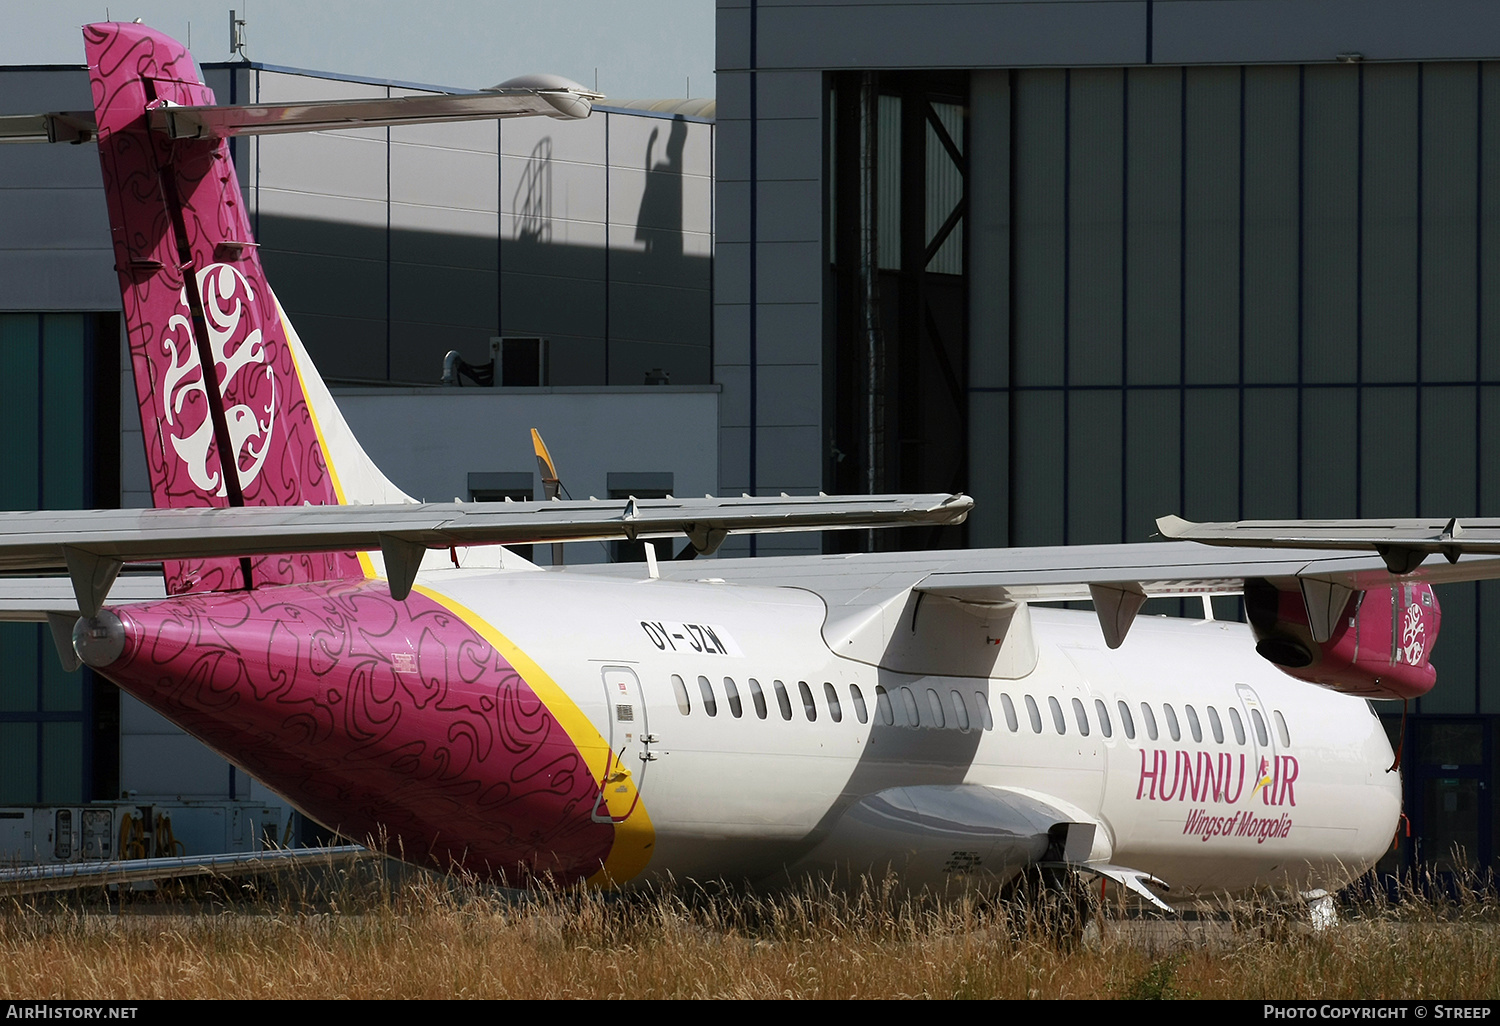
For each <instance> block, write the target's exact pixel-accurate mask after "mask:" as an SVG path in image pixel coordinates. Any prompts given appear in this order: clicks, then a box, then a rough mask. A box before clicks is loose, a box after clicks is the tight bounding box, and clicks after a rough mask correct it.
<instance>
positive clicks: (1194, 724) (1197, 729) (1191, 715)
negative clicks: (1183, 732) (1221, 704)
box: [1183, 705, 1203, 742]
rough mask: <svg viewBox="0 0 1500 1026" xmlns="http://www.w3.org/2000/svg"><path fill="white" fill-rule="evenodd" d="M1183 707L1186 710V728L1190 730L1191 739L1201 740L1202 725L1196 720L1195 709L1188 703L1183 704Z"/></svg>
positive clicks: (1196, 713)
mask: <svg viewBox="0 0 1500 1026" xmlns="http://www.w3.org/2000/svg"><path fill="white" fill-rule="evenodd" d="M1183 708H1184V709H1186V710H1187V716H1188V730H1190V731H1191V732H1192V734H1193V740H1194V741H1199V742H1201V741H1202V740H1203V725H1202V724H1201V723H1199V722H1198V712H1197V710H1196V709H1194V708H1193V707H1192V706H1190V705H1185V706H1183Z"/></svg>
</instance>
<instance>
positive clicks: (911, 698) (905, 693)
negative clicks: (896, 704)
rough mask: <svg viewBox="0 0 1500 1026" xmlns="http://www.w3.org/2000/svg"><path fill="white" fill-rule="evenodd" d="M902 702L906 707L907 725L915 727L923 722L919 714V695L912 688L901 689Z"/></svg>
mask: <svg viewBox="0 0 1500 1026" xmlns="http://www.w3.org/2000/svg"><path fill="white" fill-rule="evenodd" d="M901 704H902V705H904V706H905V707H906V725H907V726H908V727H915V726H918V725H919V724H921V722H922V717H921V716H919V715H917V696H915V695H913V694H912V693H911V688H902V689H901Z"/></svg>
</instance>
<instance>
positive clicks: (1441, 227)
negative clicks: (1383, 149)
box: [1417, 63, 1494, 381]
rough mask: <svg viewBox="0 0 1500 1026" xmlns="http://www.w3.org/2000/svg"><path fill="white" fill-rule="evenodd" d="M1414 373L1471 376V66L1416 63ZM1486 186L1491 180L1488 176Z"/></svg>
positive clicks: (1477, 129) (1475, 110) (1474, 150)
mask: <svg viewBox="0 0 1500 1026" xmlns="http://www.w3.org/2000/svg"><path fill="white" fill-rule="evenodd" d="M1420 81H1421V98H1422V109H1421V126H1422V135H1421V140H1420V144H1421V147H1422V149H1421V152H1420V153H1419V154H1418V155H1417V158H1418V160H1419V161H1420V165H1419V166H1420V167H1421V169H1422V197H1421V203H1422V207H1421V212H1420V217H1421V225H1422V234H1421V239H1420V240H1419V246H1420V260H1421V267H1422V275H1421V289H1422V294H1421V297H1420V300H1419V301H1420V303H1421V308H1420V318H1421V320H1420V324H1419V330H1420V332H1421V340H1422V346H1421V359H1422V364H1421V376H1422V380H1423V381H1464V380H1468V379H1470V378H1471V377H1473V375H1474V374H1475V373H1476V371H1477V370H1478V367H1477V365H1476V360H1475V331H1474V328H1475V317H1476V315H1477V304H1476V302H1475V300H1476V294H1475V287H1476V281H1475V266H1474V255H1475V253H1474V244H1475V233H1476V231H1477V228H1478V219H1477V217H1476V213H1477V209H1478V207H1477V201H1478V186H1479V182H1478V154H1479V146H1478V144H1479V138H1480V135H1481V134H1482V133H1483V132H1484V131H1485V129H1486V128H1487V127H1488V128H1489V129H1490V132H1491V134H1493V127H1492V126H1483V125H1482V124H1481V122H1480V118H1479V92H1478V86H1479V78H1478V65H1475V64H1467V63H1465V64H1424V65H1422V67H1421V79H1420ZM1491 181H1492V183H1493V181H1494V180H1493V179H1492V180H1491Z"/></svg>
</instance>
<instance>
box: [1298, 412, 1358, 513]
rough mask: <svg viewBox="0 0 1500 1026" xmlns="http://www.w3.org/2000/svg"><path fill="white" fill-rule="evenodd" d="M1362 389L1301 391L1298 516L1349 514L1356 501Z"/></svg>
mask: <svg viewBox="0 0 1500 1026" xmlns="http://www.w3.org/2000/svg"><path fill="white" fill-rule="evenodd" d="M1358 401H1359V396H1358V392H1357V390H1356V389H1354V388H1310V389H1306V390H1305V391H1303V392H1302V396H1301V407H1302V430H1301V434H1300V436H1299V438H1298V445H1297V449H1296V452H1297V455H1298V457H1299V458H1300V471H1299V473H1300V477H1299V485H1300V489H1299V490H1300V495H1299V499H1298V503H1297V513H1296V515H1297V516H1299V517H1311V518H1315V519H1322V518H1325V517H1327V518H1336V517H1347V516H1349V515H1350V513H1351V511H1350V509H1349V506H1350V505H1351V503H1354V502H1357V501H1358V495H1359V488H1358V487H1357V477H1358V472H1359V455H1360V454H1359V446H1360V441H1361V436H1360V430H1359V413H1358Z"/></svg>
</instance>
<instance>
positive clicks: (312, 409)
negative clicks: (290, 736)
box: [84, 23, 410, 594]
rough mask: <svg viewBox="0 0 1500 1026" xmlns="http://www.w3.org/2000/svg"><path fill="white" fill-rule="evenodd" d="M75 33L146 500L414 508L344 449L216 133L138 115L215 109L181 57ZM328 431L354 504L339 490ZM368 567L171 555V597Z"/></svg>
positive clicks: (140, 31)
mask: <svg viewBox="0 0 1500 1026" xmlns="http://www.w3.org/2000/svg"><path fill="white" fill-rule="evenodd" d="M84 40H85V46H86V50H87V54H88V64H89V76H90V82H91V85H92V87H93V95H94V106H95V112H96V115H97V119H98V124H99V136H98V142H99V157H100V163H101V166H102V169H103V175H104V191H105V196H106V199H107V202H108V205H109V215H110V226H111V233H112V237H113V244H114V250H115V260H116V265H115V266H116V271H117V273H118V275H119V279H120V292H121V296H122V299H123V301H124V310H125V319H126V324H127V331H128V335H129V341H130V353H131V364H132V368H133V371H134V375H135V383H136V395H137V399H138V401H139V405H140V416H141V427H142V430H143V432H144V435H145V440H146V463H147V468H148V471H149V474H150V477H151V493H152V500H153V503H154V504H155V505H156V506H157V507H158V508H168V507H203V506H218V507H225V506H239V505H246V506H301V505H317V506H321V505H334V504H338V503H340V502H345V501H389V502H399V501H403V500H404V501H410V500H407V499H406V497H405V496H404V495H402V494H401V493H400V492H399V491H398V490H397V489H395V488H394V486H391V485H390V482H389V481H387V480H386V479H385V477H384V475H381V474H380V473H379V471H378V470H376V469H375V468H374V466H373V464H370V463H369V460H368V457H366V456H365V455H364V453H363V451H362V450H360V449H359V447H358V445H357V443H354V442H353V438H352V435H350V434H349V432H348V429H347V426H346V425H344V424H343V422H342V418H341V417H340V416H339V414H338V411H337V408H336V407H334V406H333V403H332V399H331V398H330V397H329V396H328V393H327V390H326V388H324V387H323V385H322V382H321V381H318V380H317V379H316V373H315V372H314V371H313V369H312V366H311V363H310V362H309V361H308V360H307V358H306V354H305V352H304V351H302V349H301V346H300V344H298V343H297V342H296V340H295V335H294V334H293V333H292V331H291V327H290V325H289V324H287V323H286V321H285V318H284V316H283V314H282V311H281V309H280V306H279V305H278V304H277V302H276V297H275V295H274V294H273V293H272V291H271V289H270V286H269V285H268V284H267V282H266V279H265V274H264V271H263V270H262V268H261V263H260V258H259V255H258V253H257V251H256V247H255V243H254V241H253V237H252V235H251V232H250V225H249V220H248V218H247V216H246V212H245V208H244V201H243V197H242V195H241V192H240V187H239V180H238V178H237V176H236V174H235V169H234V164H233V161H232V160H231V157H230V153H229V146H228V143H227V141H226V140H224V139H220V138H212V137H210V138H203V139H170V138H168V137H167V136H166V135H165V134H164V133H161V132H158V131H154V130H152V129H151V127H150V125H149V123H148V118H149V112H150V111H151V110H152V109H153V108H156V107H160V106H163V105H166V104H177V105H185V106H196V105H206V104H213V103H214V102H215V99H214V95H213V92H212V91H211V90H210V89H209V88H208V87H207V86H206V85H204V84H203V82H202V79H201V76H200V75H199V73H198V69H197V66H196V65H195V64H194V62H193V58H192V56H191V54H189V53H188V52H187V50H186V49H184V48H183V47H182V46H181V45H180V44H178V43H177V42H176V41H174V40H172V39H170V38H169V37H167V36H165V35H162V34H161V33H158V32H154V31H152V30H151V29H148V28H146V27H144V26H141V25H135V24H121V23H108V24H100V25H90V26H87V27H85V29H84ZM189 281H192V282H195V283H196V285H197V287H196V288H193V289H189V288H187V287H186V285H187V283H188V282H189ZM207 364H212V365H213V366H214V368H215V370H216V373H215V374H214V375H213V376H212V379H211V380H210V379H209V378H207V377H205V375H204V374H203V367H204V366H205V365H207ZM310 393H311V395H312V396H313V401H310ZM320 421H321V422H323V427H324V430H323V431H320ZM325 431H328V432H331V433H333V434H334V435H335V436H336V443H335V447H336V448H339V449H340V459H341V461H343V462H344V463H346V464H347V465H348V466H347V468H346V469H347V471H348V475H349V476H350V477H352V478H357V479H358V480H359V482H361V484H362V485H363V487H364V492H365V494H364V497H363V498H362V499H361V498H359V497H354V496H350V495H349V494H348V493H347V492H345V491H344V490H343V489H341V488H340V486H339V479H338V476H337V473H336V472H335V470H334V468H333V466H332V464H331V461H330V459H329V453H328V443H327V441H326V437H327V436H326V435H325V433H324V432H325ZM226 454H232V455H226ZM363 576H365V571H364V569H363V568H362V567H361V564H360V561H359V559H358V558H357V557H356V556H355V555H354V554H353V553H327V554H309V555H296V556H289V555H288V556H263V557H257V558H255V559H227V558H220V559H207V560H185V561H173V562H169V563H167V564H166V577H167V590H168V593H169V594H184V593H188V592H195V591H220V590H231V589H236V588H244V587H259V586H263V585H272V584H291V583H297V582H301V581H315V580H333V579H339V578H358V577H363Z"/></svg>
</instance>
